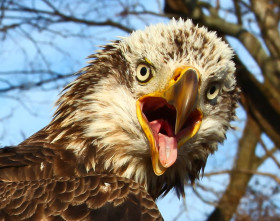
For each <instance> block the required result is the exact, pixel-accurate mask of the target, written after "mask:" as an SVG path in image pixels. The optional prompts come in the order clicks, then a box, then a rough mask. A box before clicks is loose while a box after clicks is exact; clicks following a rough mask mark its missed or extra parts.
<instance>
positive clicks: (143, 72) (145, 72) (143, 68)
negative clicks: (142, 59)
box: [140, 67, 148, 76]
mask: <svg viewBox="0 0 280 221" xmlns="http://www.w3.org/2000/svg"><path fill="white" fill-rule="evenodd" d="M147 72H148V70H147V68H145V67H142V68H141V70H140V74H141V75H142V76H145V75H146V74H147Z"/></svg>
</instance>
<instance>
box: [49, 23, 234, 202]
mask: <svg viewBox="0 0 280 221" xmlns="http://www.w3.org/2000/svg"><path fill="white" fill-rule="evenodd" d="M232 56H233V52H232V50H231V49H230V48H229V46H228V45H227V44H226V43H225V42H223V41H222V40H221V39H220V38H217V36H216V34H215V33H214V32H208V31H207V29H206V28H204V27H198V26H194V25H193V23H192V22H191V21H190V20H187V21H183V20H178V21H175V20H172V21H171V22H170V23H169V24H157V25H153V26H150V27H147V28H146V29H145V30H144V31H135V32H133V33H132V34H131V35H130V36H128V37H124V38H121V39H120V40H118V41H115V42H113V43H110V44H108V45H106V46H104V47H103V48H102V50H100V51H98V52H97V53H96V54H94V55H91V56H90V58H91V61H90V62H89V65H88V66H87V67H85V68H83V69H82V70H81V71H80V74H81V75H80V76H79V77H78V78H77V79H76V80H75V81H74V82H72V83H71V84H69V85H68V86H67V87H66V88H65V90H64V93H63V94H62V95H61V97H60V98H59V100H58V103H57V104H58V109H57V111H56V113H55V115H54V118H53V120H52V122H51V123H50V125H49V126H47V127H46V128H45V130H46V131H52V133H49V135H48V140H49V142H50V143H57V144H59V145H60V146H61V147H63V148H65V149H67V150H72V151H73V153H74V154H75V155H76V156H77V159H78V163H79V164H81V165H84V167H85V170H86V171H88V172H89V171H96V172H106V173H115V174H118V175H120V176H123V177H126V178H129V179H134V180H135V181H136V182H138V183H140V184H141V185H143V186H145V188H146V189H147V190H148V192H149V193H150V194H151V195H152V196H153V197H154V198H157V197H158V196H159V195H160V194H162V193H167V192H168V191H169V190H170V189H172V188H175V189H176V191H177V193H178V194H184V181H185V180H190V181H192V182H193V181H194V180H195V179H196V178H197V177H198V175H199V172H200V171H201V170H203V168H204V166H205V164H206V160H207V157H208V155H209V154H210V153H213V152H214V151H215V150H216V149H217V144H218V143H219V142H222V141H223V140H224V139H225V132H226V131H227V129H228V128H230V121H231V120H232V119H233V118H234V116H235V111H234V110H235V107H236V106H237V99H238V96H237V92H238V90H237V89H236V81H235V77H234V74H233V73H234V71H235V66H234V63H233V62H232V60H231V59H232Z"/></svg>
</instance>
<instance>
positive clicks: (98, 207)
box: [0, 146, 162, 221]
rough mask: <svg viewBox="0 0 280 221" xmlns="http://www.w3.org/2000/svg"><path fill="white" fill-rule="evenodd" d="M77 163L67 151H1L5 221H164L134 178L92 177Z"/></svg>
mask: <svg viewBox="0 0 280 221" xmlns="http://www.w3.org/2000/svg"><path fill="white" fill-rule="evenodd" d="M65 159H67V160H65ZM75 163H76V159H75V157H74V156H71V154H69V153H67V151H61V150H59V151H56V150H52V149H48V148H42V147H38V146H20V147H16V148H15V147H6V148H2V149H0V180H2V181H1V182H0V220H6V221H9V220H108V221H109V220H110V221H111V220H131V217H134V218H133V219H134V220H162V217H161V215H160V213H159V211H158V209H157V206H156V204H155V202H154V200H153V199H152V197H151V196H150V195H149V194H148V193H147V192H146V190H145V189H144V188H143V187H142V186H140V185H139V184H137V183H136V182H134V181H133V180H130V179H126V178H123V177H119V176H116V175H113V174H104V173H103V174H98V173H94V174H91V173H87V174H86V172H85V170H84V169H83V168H82V167H81V168H78V167H75V166H74V165H76V164H75ZM82 174H86V175H84V176H83V175H82Z"/></svg>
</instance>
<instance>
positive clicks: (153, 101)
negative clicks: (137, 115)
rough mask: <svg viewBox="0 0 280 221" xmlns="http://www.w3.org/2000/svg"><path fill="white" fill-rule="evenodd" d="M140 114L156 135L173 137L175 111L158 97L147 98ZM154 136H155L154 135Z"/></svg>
mask: <svg viewBox="0 0 280 221" xmlns="http://www.w3.org/2000/svg"><path fill="white" fill-rule="evenodd" d="M142 113H143V114H144V115H145V117H146V118H147V121H148V122H149V123H150V126H151V127H152V128H151V129H152V130H153V132H154V133H156V134H159V133H161V134H163V135H166V136H168V137H174V136H175V122H176V109H175V107H174V106H173V105H170V104H168V103H167V102H166V100H165V99H163V98H160V97H147V98H146V99H145V101H144V102H143V107H142ZM156 134H155V135H156Z"/></svg>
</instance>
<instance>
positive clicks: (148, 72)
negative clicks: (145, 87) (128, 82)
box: [136, 64, 153, 83]
mask: <svg viewBox="0 0 280 221" xmlns="http://www.w3.org/2000/svg"><path fill="white" fill-rule="evenodd" d="M152 77H153V74H152V69H151V68H150V67H149V66H148V65H146V64H139V65H138V66H137V68H136V79H137V81H139V82H140V83H147V82H148V81H149V80H151V78H152Z"/></svg>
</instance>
